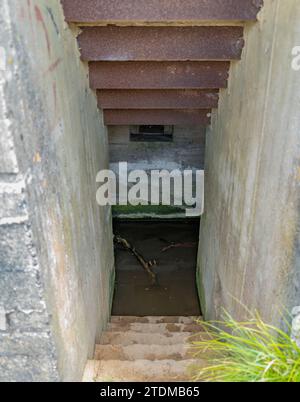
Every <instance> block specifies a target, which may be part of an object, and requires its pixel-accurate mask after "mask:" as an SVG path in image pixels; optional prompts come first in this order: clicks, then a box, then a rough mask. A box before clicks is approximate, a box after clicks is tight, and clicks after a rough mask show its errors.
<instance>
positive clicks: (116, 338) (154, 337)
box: [101, 331, 205, 346]
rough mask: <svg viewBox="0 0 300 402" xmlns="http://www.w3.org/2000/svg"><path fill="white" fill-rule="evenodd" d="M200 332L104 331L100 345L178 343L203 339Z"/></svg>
mask: <svg viewBox="0 0 300 402" xmlns="http://www.w3.org/2000/svg"><path fill="white" fill-rule="evenodd" d="M203 336H205V335H204V334H203V333H202V334H200V333H199V334H197V333H196V334H195V333H190V332H168V333H144V332H135V331H126V332H124V331H119V332H117V331H114V332H110V331H107V332H104V333H103V334H102V337H101V344H102V345H124V346H127V345H136V344H140V345H178V344H179V343H182V344H186V343H187V342H188V341H193V340H195V341H196V340H198V339H199V338H200V337H201V339H203Z"/></svg>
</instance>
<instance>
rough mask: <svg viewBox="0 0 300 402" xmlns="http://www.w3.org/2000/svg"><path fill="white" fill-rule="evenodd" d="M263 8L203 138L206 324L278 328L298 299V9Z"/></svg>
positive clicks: (268, 1)
mask: <svg viewBox="0 0 300 402" xmlns="http://www.w3.org/2000/svg"><path fill="white" fill-rule="evenodd" d="M264 3H265V4H264V8H263V10H262V12H261V13H260V15H259V22H258V23H257V24H254V25H250V26H248V27H247V28H246V32H245V41H246V47H245V49H244V53H243V57H242V61H241V62H237V63H233V65H232V68H231V72H230V82H229V88H228V90H223V91H222V92H221V96H220V107H219V110H218V112H216V113H215V115H214V118H213V122H212V126H211V129H210V130H209V131H208V133H207V148H206V167H205V168H206V200H205V203H206V204H205V214H204V215H203V217H202V226H201V235H200V249H199V264H198V265H199V267H198V285H199V290H200V294H201V299H202V307H203V310H204V312H205V316H206V318H215V317H220V314H221V311H222V308H225V309H226V310H228V311H229V312H230V313H231V314H233V315H234V316H235V317H237V318H242V317H244V316H245V314H246V312H245V309H244V307H243V306H242V304H244V305H246V306H247V307H249V308H252V309H258V310H259V311H260V312H261V314H262V316H263V317H264V318H265V319H266V320H268V321H270V322H273V323H278V322H279V318H280V315H281V311H282V310H284V309H285V308H287V309H289V310H290V309H291V307H293V306H295V305H299V299H300V288H299V287H300V278H299V277H300V258H299V240H298V243H297V238H298V239H299V224H300V219H299V218H300V216H299V212H300V209H299V207H300V205H299V194H300V188H299V187H300V117H299V107H300V71H295V70H294V69H292V60H293V56H292V49H293V48H294V47H295V46H299V45H300V30H299V20H300V4H299V1H298V0H288V1H280V0H265V2H264ZM297 244H298V247H297ZM297 249H298V253H297V251H296V250H297Z"/></svg>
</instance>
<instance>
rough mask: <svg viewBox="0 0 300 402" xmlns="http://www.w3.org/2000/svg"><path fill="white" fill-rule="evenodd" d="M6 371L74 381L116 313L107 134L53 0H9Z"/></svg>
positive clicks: (4, 16) (3, 251)
mask: <svg viewBox="0 0 300 402" xmlns="http://www.w3.org/2000/svg"><path fill="white" fill-rule="evenodd" d="M0 46H2V47H4V48H5V51H6V60H5V64H6V69H5V71H0V74H1V80H0V81H1V82H0V89H1V103H0V106H1V108H0V113H1V120H0V124H1V131H0V151H1V159H0V197H1V203H0V279H1V280H0V345H1V347H0V365H1V369H0V380H2V381H5V380H7V381H61V380H62V381H78V380H80V379H81V376H82V373H83V369H84V366H85V364H86V360H87V359H88V358H91V357H92V356H93V352H94V345H95V342H96V341H97V340H99V337H100V334H101V331H102V329H103V328H104V327H105V326H106V323H107V320H108V318H109V314H110V302H111V289H112V288H113V277H114V257H113V246H112V244H113V243H112V225H111V210H110V208H99V207H98V206H97V204H96V190H97V184H96V174H97V172H98V170H100V169H103V168H107V167H108V160H109V158H108V141H107V133H106V129H105V127H104V126H103V123H102V116H101V114H100V113H99V111H98V109H97V102H96V97H95V95H94V94H93V93H92V92H91V91H90V89H89V82H88V76H87V66H85V65H84V64H83V63H82V62H81V61H80V56H79V51H78V47H77V42H76V37H75V34H74V32H72V31H71V30H70V28H69V27H68V26H67V25H66V24H65V22H64V17H63V12H62V8H61V5H60V2H59V1H57V0H47V1H46V0H29V1H19V0H3V1H1V3H0Z"/></svg>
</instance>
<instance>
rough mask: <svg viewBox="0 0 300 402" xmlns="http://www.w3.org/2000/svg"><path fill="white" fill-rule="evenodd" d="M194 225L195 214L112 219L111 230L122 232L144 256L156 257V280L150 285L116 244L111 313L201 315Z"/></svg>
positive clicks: (145, 274)
mask: <svg viewBox="0 0 300 402" xmlns="http://www.w3.org/2000/svg"><path fill="white" fill-rule="evenodd" d="M199 226H200V222H199V220H190V221H120V220H115V222H114V233H115V234H118V235H120V236H122V237H124V238H126V239H127V240H128V241H129V242H130V243H131V244H132V245H133V246H134V247H135V248H136V249H137V250H138V251H139V252H140V253H141V254H142V255H143V257H144V258H145V259H146V260H156V261H157V266H156V267H155V268H154V271H155V273H156V274H157V278H158V284H157V285H155V286H152V285H151V280H150V278H149V276H148V275H147V273H146V272H145V271H144V269H143V267H142V266H141V265H140V264H139V263H138V261H137V260H136V258H135V257H134V256H133V255H132V254H130V253H129V252H128V251H125V250H123V249H122V248H120V247H119V246H117V247H116V248H115V256H116V284H115V294H114V302H113V311H112V314H113V315H120V316H124V315H125V316H126V315H133V316H146V315H152V316H199V315H201V310H200V306H199V298H198V294H197V288H196V260H197V251H198V241H199ZM169 246H172V247H171V248H169V249H168V250H166V251H163V249H164V248H165V247H169ZM173 246H174V247H173Z"/></svg>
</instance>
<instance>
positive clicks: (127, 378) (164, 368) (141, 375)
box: [83, 316, 205, 382]
mask: <svg viewBox="0 0 300 402" xmlns="http://www.w3.org/2000/svg"><path fill="white" fill-rule="evenodd" d="M203 336H205V335H204V334H203V333H202V334H201V325H199V324H197V323H196V322H195V318H194V317H118V316H114V317H112V319H111V322H110V324H109V325H108V328H107V331H106V332H104V333H103V335H102V339H101V344H99V345H96V350H95V357H94V360H91V361H89V362H88V363H87V367H86V370H85V374H84V378H83V381H84V382H107V381H108V382H110V381H112V382H176V381H190V375H189V367H190V366H192V365H193V364H195V363H196V364H197V365H200V366H201V364H202V362H201V359H197V360H196V359H195V358H194V353H193V351H192V350H191V342H192V341H193V340H196V339H198V338H199V337H203ZM203 364H204V363H203Z"/></svg>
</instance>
